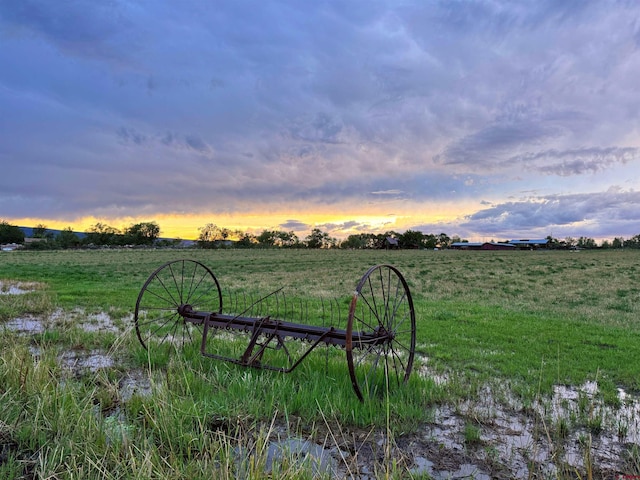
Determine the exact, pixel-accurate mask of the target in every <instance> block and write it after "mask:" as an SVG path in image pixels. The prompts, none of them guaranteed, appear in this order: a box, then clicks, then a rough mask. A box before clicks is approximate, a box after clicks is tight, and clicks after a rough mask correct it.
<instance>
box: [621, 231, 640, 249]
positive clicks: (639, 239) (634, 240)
mask: <svg viewBox="0 0 640 480" xmlns="http://www.w3.org/2000/svg"><path fill="white" fill-rule="evenodd" d="M624 247H625V248H640V234H639V235H634V236H633V237H631V238H629V239H627V240H625V241H624Z"/></svg>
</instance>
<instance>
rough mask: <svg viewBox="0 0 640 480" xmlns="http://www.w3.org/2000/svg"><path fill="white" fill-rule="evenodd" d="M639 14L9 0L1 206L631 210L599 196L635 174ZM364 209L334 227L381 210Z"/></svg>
mask: <svg viewBox="0 0 640 480" xmlns="http://www.w3.org/2000/svg"><path fill="white" fill-rule="evenodd" d="M637 16H638V7H637V5H635V4H634V3H633V2H625V1H616V0H614V1H612V2H607V3H601V2H580V1H578V2H574V1H571V2H556V1H553V0H544V1H539V2H524V3H522V2H518V3H514V2H509V1H493V0H491V1H489V0H479V1H474V2H449V1H436V2H426V3H420V2H416V3H398V2H389V1H385V0H381V1H376V2H366V3H365V2H360V1H356V2H333V1H329V2H312V3H311V4H304V5H302V4H296V3H295V2H294V3H291V2H285V1H270V2H257V3H255V4H253V5H252V6H251V8H247V7H246V5H243V4H240V3H237V2H222V3H218V4H216V5H215V7H212V6H211V5H208V4H207V3H202V2H187V3H164V4H160V3H153V2H151V3H139V4H137V3H130V2H126V1H121V0H114V1H110V2H106V3H104V2H103V3H100V2H90V1H77V2H61V3H60V2H58V3H55V4H48V3H46V2H40V1H35V0H24V1H20V2H0V41H1V42H2V45H3V48H2V49H0V64H1V65H3V68H2V69H1V71H0V110H1V111H2V112H3V115H2V116H0V162H1V163H2V165H3V171H2V175H1V176H0V216H3V217H5V216H13V217H15V218H19V217H35V216H44V215H46V216H50V217H51V218H54V217H65V218H75V217H79V216H85V215H93V214H96V212H100V213H102V214H104V215H122V214H123V212H124V213H126V214H127V215H129V216H135V215H154V214H160V213H163V212H167V210H170V211H171V212H189V213H192V214H198V213H201V214H203V215H205V214H206V215H212V216H213V215H216V214H232V213H250V212H252V211H253V212H255V211H259V212H260V214H263V212H264V211H269V212H273V211H278V212H283V211H285V212H287V215H291V216H292V218H294V219H296V220H292V222H293V223H291V226H292V228H293V227H295V228H300V229H304V228H310V227H311V226H312V225H313V224H314V223H313V221H311V220H308V219H307V218H306V217H304V216H303V215H306V214H308V213H310V212H314V211H322V212H327V211H330V212H335V213H336V215H338V214H339V215H340V217H339V218H341V219H344V218H353V219H361V218H363V215H365V214H367V215H377V216H378V217H379V216H380V215H384V214H385V213H386V212H389V211H393V212H396V214H397V216H398V217H402V218H405V219H406V220H404V221H405V222H406V225H407V227H411V226H416V225H418V226H420V225H425V226H430V225H433V226H434V228H436V229H439V230H440V227H442V230H444V229H445V228H450V229H452V230H453V229H458V231H461V232H465V233H468V234H469V235H476V234H478V235H484V234H486V232H494V231H499V230H500V229H505V230H506V231H509V229H510V228H513V229H517V228H519V229H526V228H530V229H539V230H540V231H542V230H545V229H549V228H552V227H553V228H567V229H568V228H569V227H570V226H576V228H578V226H579V227H580V228H591V229H594V230H593V231H596V229H597V228H601V232H602V233H603V234H608V232H613V231H614V230H615V228H616V225H618V226H619V227H620V229H621V230H624V231H626V230H627V229H628V228H630V227H628V222H627V220H625V218H623V217H622V216H619V215H618V216H616V215H615V212H617V211H625V212H626V208H627V207H626V206H627V205H628V204H629V203H628V201H623V202H619V203H617V204H613V205H616V206H612V207H611V209H610V210H609V211H607V215H608V217H607V215H605V213H603V214H602V215H600V216H594V215H595V214H594V213H590V211H589V210H588V209H587V208H586V207H584V204H585V203H586V202H587V201H586V196H587V195H588V193H586V192H595V193H593V195H594V198H599V199H600V200H601V201H602V200H603V199H605V198H609V197H611V196H612V195H613V194H612V193H610V192H611V191H613V190H610V188H612V187H613V186H616V185H624V186H625V188H627V189H636V190H639V189H640V174H638V173H637V168H636V167H637V162H638V156H639V153H638V152H639V150H638V149H640V144H639V139H638V133H637V132H639V131H640V120H639V118H638V115H637V112H638V111H640V97H639V96H638V95H637V85H636V83H637V80H636V79H637V78H638V77H640V49H638V44H639V42H638V38H640V27H639V26H638V25H637V23H638V22H634V21H632V19H634V18H637ZM596 174H597V175H596ZM524 191H528V192H530V194H529V196H528V197H527V198H525V199H521V196H522V195H523V193H522V192H524ZM630 191H631V190H627V192H630ZM598 192H608V193H598ZM572 195H574V196H575V197H572ZM629 195H630V193H629ZM583 196H584V198H583ZM554 202H555V203H554ZM556 203H557V204H558V206H556V207H554V205H556ZM631 204H633V203H631ZM454 205H458V208H457V210H456V209H455V208H453V206H454ZM589 208H591V209H592V211H593V212H598V211H600V210H599V209H600V207H597V206H595V205H591V206H590V207H589ZM616 208H618V210H616ZM445 210H446V211H447V212H454V213H449V219H448V220H446V221H444V223H435V224H434V223H430V222H429V221H428V220H427V218H428V217H427V215H429V216H430V217H432V218H435V217H436V216H438V217H439V218H441V217H442V215H441V214H440V212H441V211H445ZM171 212H169V213H171ZM532 212H533V213H532ZM630 216H631V217H632V218H635V216H634V214H632V213H631V214H630ZM409 217H411V218H409ZM462 217H464V219H463V220H460V218H462ZM336 218H338V217H336ZM295 222H299V224H297V223H295ZM354 222H355V223H354V224H349V223H348V222H347V223H343V222H342V221H338V220H327V222H326V227H327V228H331V229H335V231H336V232H337V231H340V230H341V229H342V231H344V232H347V231H349V230H354V231H356V230H358V229H362V231H365V230H366V229H367V228H372V229H383V228H386V227H387V225H381V224H380V225H379V224H367V223H366V222H364V221H355V220H354ZM274 223H275V222H271V223H268V225H272V224H274ZM268 225H267V227H268ZM284 225H287V223H285V224H284ZM597 225H601V227H597ZM396 227H398V225H397V224H395V225H394V228H396ZM442 230H441V231H442ZM536 231H538V230H536ZM438 233H439V232H438Z"/></svg>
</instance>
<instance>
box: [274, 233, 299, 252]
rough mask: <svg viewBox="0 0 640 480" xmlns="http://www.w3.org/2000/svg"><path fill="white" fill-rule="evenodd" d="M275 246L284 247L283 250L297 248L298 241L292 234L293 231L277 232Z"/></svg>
mask: <svg viewBox="0 0 640 480" xmlns="http://www.w3.org/2000/svg"><path fill="white" fill-rule="evenodd" d="M276 244H277V245H278V246H279V247H284V248H292V247H299V246H300V239H299V238H298V236H297V235H296V234H295V233H294V232H293V230H291V231H289V232H278V234H277V240H276Z"/></svg>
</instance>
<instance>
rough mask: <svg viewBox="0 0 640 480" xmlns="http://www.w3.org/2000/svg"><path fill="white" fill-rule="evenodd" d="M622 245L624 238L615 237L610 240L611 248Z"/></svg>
mask: <svg viewBox="0 0 640 480" xmlns="http://www.w3.org/2000/svg"><path fill="white" fill-rule="evenodd" d="M622 247H624V238H622V237H616V238H614V239H613V241H612V242H611V248H622Z"/></svg>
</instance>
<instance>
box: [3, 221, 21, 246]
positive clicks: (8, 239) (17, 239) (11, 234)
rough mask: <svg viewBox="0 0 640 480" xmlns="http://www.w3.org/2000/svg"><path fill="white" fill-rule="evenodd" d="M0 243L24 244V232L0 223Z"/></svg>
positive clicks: (14, 226) (5, 223) (18, 228)
mask: <svg viewBox="0 0 640 480" xmlns="http://www.w3.org/2000/svg"><path fill="white" fill-rule="evenodd" d="M0 243H24V232H23V231H22V229H21V228H20V227H18V226H16V225H10V224H9V223H7V222H6V221H4V220H2V221H1V222H0Z"/></svg>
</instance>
